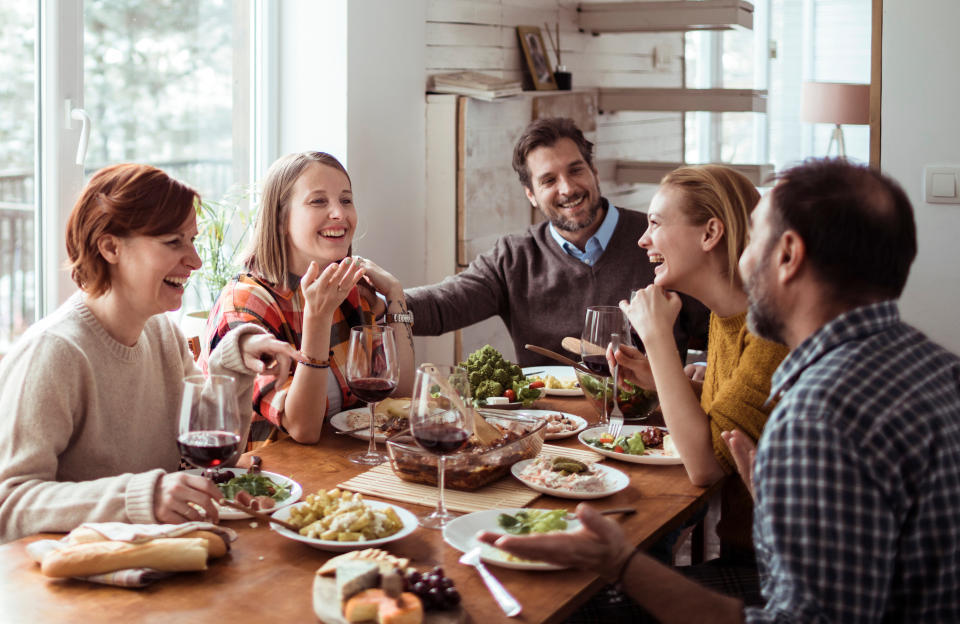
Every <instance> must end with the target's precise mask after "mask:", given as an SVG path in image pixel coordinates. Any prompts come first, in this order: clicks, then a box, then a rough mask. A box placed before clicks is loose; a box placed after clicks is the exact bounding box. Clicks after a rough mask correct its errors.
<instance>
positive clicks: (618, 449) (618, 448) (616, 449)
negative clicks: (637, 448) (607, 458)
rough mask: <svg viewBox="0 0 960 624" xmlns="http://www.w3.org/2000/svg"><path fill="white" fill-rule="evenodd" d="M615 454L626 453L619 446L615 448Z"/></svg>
mask: <svg viewBox="0 0 960 624" xmlns="http://www.w3.org/2000/svg"><path fill="white" fill-rule="evenodd" d="M613 452H614V453H623V452H624V451H623V447H622V446H620V445H619V444H618V445H616V446H615V447H613Z"/></svg>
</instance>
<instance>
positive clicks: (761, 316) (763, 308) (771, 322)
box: [744, 250, 787, 344]
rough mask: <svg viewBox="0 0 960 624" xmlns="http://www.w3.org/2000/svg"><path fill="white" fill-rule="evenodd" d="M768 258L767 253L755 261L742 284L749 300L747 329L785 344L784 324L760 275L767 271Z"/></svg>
mask: <svg viewBox="0 0 960 624" xmlns="http://www.w3.org/2000/svg"><path fill="white" fill-rule="evenodd" d="M768 251H769V250H768ZM769 260H770V255H769V253H768V254H767V255H765V256H764V258H763V259H762V260H761V261H760V262H759V263H757V266H756V268H755V269H754V271H753V274H752V275H751V276H750V279H749V280H747V282H746V283H745V284H744V290H746V291H747V299H748V300H749V306H748V308H747V329H749V330H750V331H751V332H753V333H754V334H756V335H757V336H760V337H761V338H766V339H767V340H772V341H773V342H779V343H781V344H786V343H787V341H786V338H785V333H786V332H785V328H786V326H785V324H784V322H783V319H782V318H781V316H780V314H779V310H778V309H777V304H776V303H775V302H774V301H773V297H772V296H771V295H770V289H769V288H768V287H767V282H766V281H764V280H763V279H762V278H761V277H760V276H761V275H765V274H766V273H767V269H768V268H769V264H770V262H769Z"/></svg>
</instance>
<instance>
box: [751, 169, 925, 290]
mask: <svg viewBox="0 0 960 624" xmlns="http://www.w3.org/2000/svg"><path fill="white" fill-rule="evenodd" d="M775 179H776V180H777V184H776V186H774V187H773V190H772V191H770V192H771V193H772V195H771V197H770V216H771V223H772V225H773V227H772V229H771V232H770V239H769V244H770V245H773V243H774V242H775V241H776V240H777V239H779V238H780V236H781V235H782V234H783V233H784V232H785V231H787V230H793V231H794V232H796V233H797V234H798V235H799V236H800V238H801V239H803V244H804V246H805V247H806V258H807V260H808V261H809V262H810V264H811V266H813V267H814V269H815V270H816V272H817V274H818V276H819V277H820V278H821V279H822V280H823V281H824V283H826V284H828V285H829V286H830V288H831V290H832V292H833V296H834V297H835V298H836V299H837V300H839V301H843V302H844V303H846V304H848V305H861V304H864V303H868V302H870V301H873V300H876V299H896V298H898V297H899V296H900V294H901V293H902V292H903V288H904V286H905V285H906V283H907V277H908V276H909V274H910V265H911V264H912V263H913V260H914V258H916V256H917V226H916V223H915V222H914V217H913V206H911V205H910V199H909V198H908V197H907V194H906V193H905V192H904V190H903V188H902V187H901V186H900V185H899V184H898V183H897V182H896V181H895V180H894V179H893V178H891V177H889V176H887V175H884V174H883V173H882V172H881V171H879V170H877V169H873V168H872V167H869V166H867V165H858V164H854V163H851V162H848V161H846V160H844V159H842V158H837V159H831V158H811V159H808V160H805V161H803V163H801V164H799V165H796V166H794V167H792V168H790V169H787V170H786V171H782V172H780V173H779V174H777V175H776V177H775Z"/></svg>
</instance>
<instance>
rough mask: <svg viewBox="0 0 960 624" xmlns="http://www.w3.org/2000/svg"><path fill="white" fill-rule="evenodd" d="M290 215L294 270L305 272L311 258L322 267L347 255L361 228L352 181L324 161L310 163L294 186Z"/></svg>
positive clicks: (291, 262) (290, 254)
mask: <svg viewBox="0 0 960 624" xmlns="http://www.w3.org/2000/svg"><path fill="white" fill-rule="evenodd" d="M288 215H289V216H288V217H287V244H288V248H287V256H288V258H289V266H290V270H291V271H292V272H294V273H296V274H297V275H303V274H304V273H305V272H306V270H307V267H309V266H310V262H311V261H316V262H317V263H318V264H319V265H320V268H323V267H324V266H326V265H327V264H330V263H331V262H337V261H339V260H342V259H343V258H345V257H346V256H347V254H348V250H349V249H350V244H351V243H352V242H353V233H354V231H355V230H356V227H357V211H356V208H355V207H354V205H353V190H352V189H351V187H350V180H349V179H348V178H347V176H346V175H344V173H343V172H341V171H338V170H336V169H334V168H333V167H328V166H326V165H323V164H320V163H310V164H309V165H307V166H306V167H305V168H304V170H303V173H301V174H300V177H299V178H297V181H296V182H295V183H294V185H293V189H292V191H291V193H290V208H289V212H288Z"/></svg>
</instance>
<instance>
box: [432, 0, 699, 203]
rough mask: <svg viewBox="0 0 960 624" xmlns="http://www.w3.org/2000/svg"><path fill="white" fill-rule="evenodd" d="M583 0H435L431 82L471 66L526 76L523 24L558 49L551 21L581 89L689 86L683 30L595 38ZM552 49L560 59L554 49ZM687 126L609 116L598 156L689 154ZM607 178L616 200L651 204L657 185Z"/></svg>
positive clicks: (602, 125) (648, 116) (664, 118)
mask: <svg viewBox="0 0 960 624" xmlns="http://www.w3.org/2000/svg"><path fill="white" fill-rule="evenodd" d="M576 6H577V3H576V2H570V1H568V0H428V2H427V24H426V66H425V76H424V86H425V87H426V86H428V84H429V77H430V76H431V75H433V74H437V73H443V72H450V71H460V70H464V69H470V70H476V71H483V72H486V73H490V74H494V75H497V76H503V77H507V78H514V79H520V78H522V77H523V67H524V60H523V55H522V53H521V51H520V47H519V45H518V43H517V34H516V27H517V26H521V25H527V26H538V27H540V28H541V30H542V31H544V32H543V37H544V43H545V44H546V45H547V47H548V48H550V43H549V40H548V39H547V36H546V32H545V31H546V28H547V27H546V26H545V24H549V25H550V28H553V26H554V24H559V25H560V56H561V60H562V61H563V64H564V65H566V66H567V68H568V70H569V71H570V72H571V73H572V74H573V86H574V88H589V87H679V86H681V84H682V73H681V70H682V54H683V36H682V35H681V34H680V33H640V34H628V33H623V34H606V35H601V36H599V37H594V36H592V35H590V34H586V33H581V32H580V31H579V28H578V26H577V14H576ZM548 56H549V58H550V63H551V65H553V66H556V64H557V60H556V55H555V54H554V53H553V50H552V48H550V51H549V53H548ZM681 129H682V126H681V115H680V114H679V113H669V112H664V113H613V114H606V115H601V116H600V117H599V119H598V128H597V141H596V142H597V148H596V152H597V158H598V159H607V158H629V159H636V160H673V161H676V160H681V159H682V153H683V149H682V134H681ZM509 158H510V153H509V152H508V153H506V154H504V159H505V160H506V161H509ZM601 185H602V189H603V191H604V193H605V194H606V195H607V196H608V197H609V198H610V199H611V200H612V201H614V202H615V203H616V204H617V205H619V206H625V207H628V208H635V209H645V208H646V204H647V202H648V200H649V196H650V195H651V194H652V189H651V188H650V187H645V188H644V187H636V186H616V185H614V183H613V182H612V181H611V180H601Z"/></svg>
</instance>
